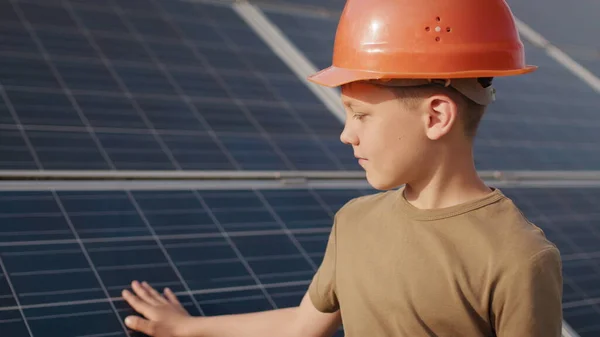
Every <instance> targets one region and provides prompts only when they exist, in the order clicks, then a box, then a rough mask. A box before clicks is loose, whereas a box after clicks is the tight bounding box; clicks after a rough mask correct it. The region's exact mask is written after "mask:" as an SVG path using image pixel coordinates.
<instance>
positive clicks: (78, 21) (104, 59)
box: [12, 0, 182, 170]
mask: <svg viewBox="0 0 600 337" xmlns="http://www.w3.org/2000/svg"><path fill="white" fill-rule="evenodd" d="M12 1H14V0H12ZM63 7H64V9H66V11H67V12H68V13H69V16H70V17H71V19H72V20H73V21H74V22H75V23H76V24H77V27H78V29H79V30H80V31H81V33H82V34H83V35H84V36H85V37H86V39H87V41H88V43H89V44H90V45H91V46H92V48H93V49H94V50H95V52H96V53H97V54H98V56H99V57H100V60H102V63H103V64H104V66H105V67H106V70H108V72H109V73H110V74H111V77H112V78H113V80H115V81H116V83H117V84H118V86H119V88H120V89H121V90H122V91H123V92H124V93H125V95H126V96H127V97H128V98H129V102H130V103H131V105H132V106H133V108H134V110H135V111H136V113H137V114H138V115H139V117H140V118H141V119H142V121H143V122H144V124H145V125H146V126H147V128H148V129H149V130H150V133H151V135H152V136H153V138H154V139H155V140H156V142H157V143H158V145H159V147H160V149H161V150H162V151H163V153H164V154H165V155H166V156H167V158H168V159H169V161H170V162H171V164H172V165H173V166H174V167H175V169H177V170H181V169H182V167H181V164H180V163H179V162H178V161H177V159H176V158H175V157H174V156H173V153H172V152H171V150H170V149H169V147H168V146H167V144H166V143H165V141H164V140H163V139H162V137H161V136H160V135H159V134H158V132H157V131H156V129H155V128H154V125H153V124H152V122H151V121H150V119H149V118H148V116H147V115H146V113H145V112H144V110H143V109H142V107H141V106H140V104H139V102H138V101H137V99H136V98H135V97H134V95H133V94H132V93H131V91H130V88H129V87H128V86H127V84H126V83H125V81H124V80H123V79H122V78H121V76H120V75H119V74H118V73H117V71H116V70H115V68H114V66H113V65H112V63H111V60H110V59H108V57H107V56H106V54H105V53H104V51H103V50H102V49H101V48H100V46H99V45H98V43H97V42H96V39H95V38H94V36H92V34H90V32H89V30H88V29H87V28H86V26H85V25H84V24H83V23H82V22H81V19H80V18H79V17H78V15H77V13H76V12H75V11H74V10H73V7H72V6H71V5H70V3H69V2H68V1H66V2H64V6H63ZM112 166H113V167H111V168H112V169H115V167H114V164H113V165H112Z"/></svg>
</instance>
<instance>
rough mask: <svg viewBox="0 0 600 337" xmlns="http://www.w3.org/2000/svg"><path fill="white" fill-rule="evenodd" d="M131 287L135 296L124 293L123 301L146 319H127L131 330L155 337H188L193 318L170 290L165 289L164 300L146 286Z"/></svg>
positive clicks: (143, 284) (127, 292)
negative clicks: (187, 332) (187, 331)
mask: <svg viewBox="0 0 600 337" xmlns="http://www.w3.org/2000/svg"><path fill="white" fill-rule="evenodd" d="M131 287H132V289H133V291H134V292H135V294H132V293H131V292H129V291H128V290H123V293H122V295H123V298H124V299H125V300H126V301H127V303H129V305H131V307H132V308H133V309H135V311H137V312H139V313H140V314H142V315H144V316H145V317H146V319H144V318H142V317H139V316H128V317H127V318H125V325H127V327H128V328H130V329H132V330H135V331H140V332H143V333H145V334H146V335H149V336H155V337H185V335H186V330H188V329H187V328H188V325H189V324H190V321H191V320H192V317H191V316H190V315H189V314H188V312H187V311H186V310H185V309H184V308H183V306H182V305H181V303H180V302H179V300H178V299H177V297H176V296H175V294H174V293H173V292H172V291H171V290H170V289H168V288H166V289H165V292H164V296H163V295H161V294H159V293H158V292H157V291H156V290H154V288H152V287H151V286H150V285H149V284H148V283H146V282H142V283H141V284H140V283H139V282H137V281H133V282H132V283H131ZM136 295H137V296H136Z"/></svg>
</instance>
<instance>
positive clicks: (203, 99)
mask: <svg viewBox="0 0 600 337" xmlns="http://www.w3.org/2000/svg"><path fill="white" fill-rule="evenodd" d="M113 63H114V64H116V62H113ZM148 69H152V68H148ZM3 87H4V88H5V89H6V90H12V91H22V92H27V93H50V94H63V93H64V91H63V90H60V89H54V88H49V87H48V88H41V87H23V86H15V85H3ZM70 92H71V93H72V94H74V95H86V96H98V97H112V98H127V96H126V95H124V94H123V93H120V92H110V91H95V90H87V89H86V90H81V89H71V90H70ZM136 97H138V98H141V99H157V100H161V101H166V102H178V100H177V99H174V98H173V96H170V95H166V94H160V93H156V94H145V93H137V94H136ZM187 97H189V99H190V101H191V102H194V103H217V104H218V103H227V102H230V99H228V98H225V99H224V98H220V97H208V96H187ZM239 100H240V102H242V103H243V104H244V105H247V106H251V107H257V108H268V107H280V105H281V103H279V102H271V101H264V100H263V101H261V100H256V99H239ZM297 107H299V108H303V109H309V110H314V111H320V110H321V106H320V105H318V104H315V103H311V102H306V103H301V102H298V103H297ZM26 126H27V125H24V127H26ZM100 128H101V127H96V128H94V129H100ZM131 130H135V129H131ZM157 131H159V132H165V131H177V130H157ZM181 131H182V132H184V131H188V130H181ZM225 133H226V132H225Z"/></svg>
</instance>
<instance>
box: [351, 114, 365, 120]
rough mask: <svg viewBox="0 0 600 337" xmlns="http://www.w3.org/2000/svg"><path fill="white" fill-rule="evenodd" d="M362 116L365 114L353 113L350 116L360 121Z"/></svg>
mask: <svg viewBox="0 0 600 337" xmlns="http://www.w3.org/2000/svg"><path fill="white" fill-rule="evenodd" d="M364 116H365V114H359V113H355V114H354V115H352V118H354V119H357V120H361V119H362V118H363V117H364Z"/></svg>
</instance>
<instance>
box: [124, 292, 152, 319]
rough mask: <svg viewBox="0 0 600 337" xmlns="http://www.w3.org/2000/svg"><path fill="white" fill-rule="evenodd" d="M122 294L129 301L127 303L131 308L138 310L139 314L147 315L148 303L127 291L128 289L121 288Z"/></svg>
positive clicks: (148, 310) (148, 312)
mask: <svg viewBox="0 0 600 337" xmlns="http://www.w3.org/2000/svg"><path fill="white" fill-rule="evenodd" d="M122 296H123V298H124V299H125V301H127V303H129V305H130V306H131V307H132V308H133V310H135V311H137V312H139V313H140V314H142V315H144V316H146V317H148V315H149V314H150V306H149V305H148V303H146V302H144V301H142V300H141V299H139V298H138V297H137V296H135V295H134V294H132V293H131V292H129V290H123V292H122Z"/></svg>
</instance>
